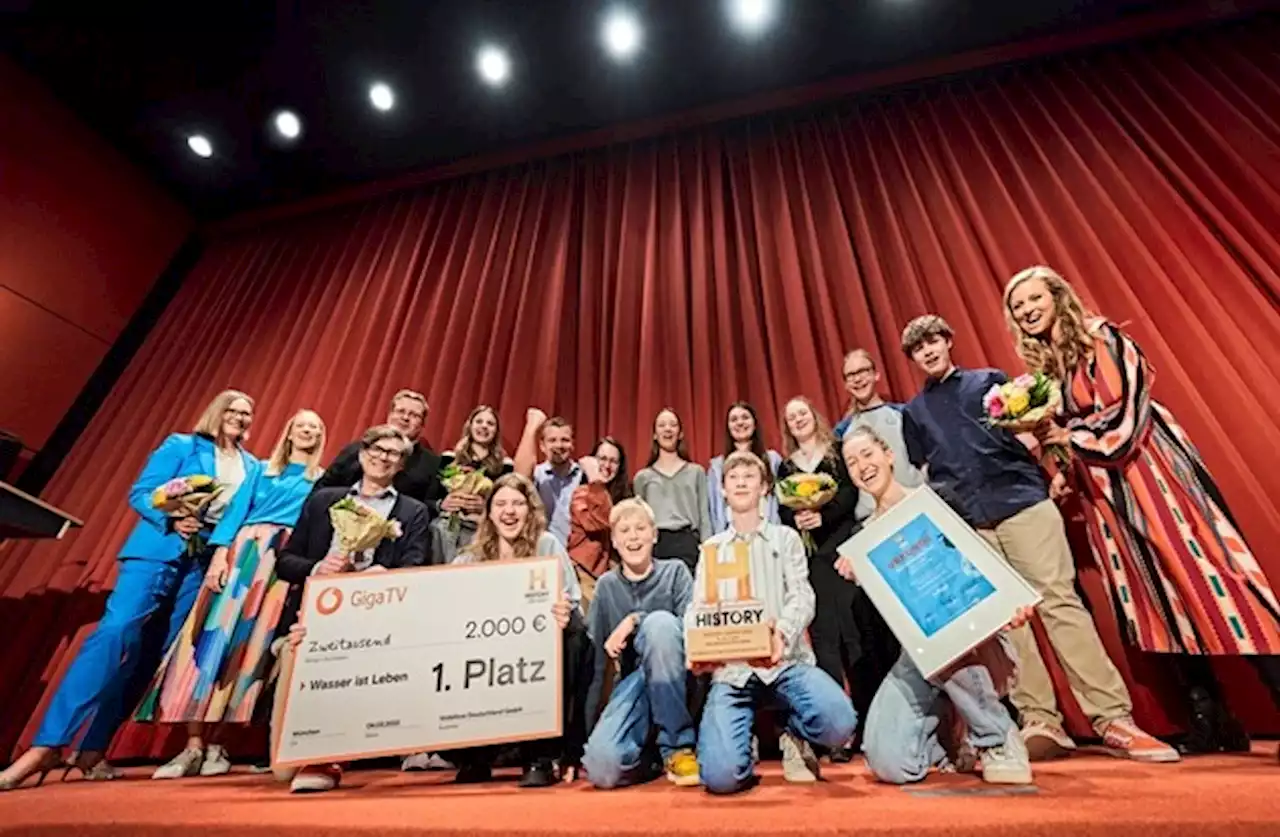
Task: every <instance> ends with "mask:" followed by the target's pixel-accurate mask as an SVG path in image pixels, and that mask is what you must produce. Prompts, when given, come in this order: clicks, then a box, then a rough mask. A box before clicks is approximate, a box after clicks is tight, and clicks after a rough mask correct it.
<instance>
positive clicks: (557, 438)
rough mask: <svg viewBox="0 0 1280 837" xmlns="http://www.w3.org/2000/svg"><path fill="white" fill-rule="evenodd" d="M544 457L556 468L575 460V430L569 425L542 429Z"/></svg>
mask: <svg viewBox="0 0 1280 837" xmlns="http://www.w3.org/2000/svg"><path fill="white" fill-rule="evenodd" d="M542 455H543V456H544V457H546V460H547V462H549V463H551V465H552V467H556V468H558V467H560V466H561V465H564V464H565V463H566V462H568V461H569V460H570V459H571V458H573V428H572V427H569V426H568V425H564V426H561V427H550V426H548V427H544V428H542Z"/></svg>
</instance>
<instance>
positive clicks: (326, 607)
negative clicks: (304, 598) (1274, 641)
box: [316, 587, 342, 616]
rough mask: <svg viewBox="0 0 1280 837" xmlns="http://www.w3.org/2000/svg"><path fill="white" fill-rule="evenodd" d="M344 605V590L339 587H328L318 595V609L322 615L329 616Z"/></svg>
mask: <svg viewBox="0 0 1280 837" xmlns="http://www.w3.org/2000/svg"><path fill="white" fill-rule="evenodd" d="M340 607H342V591H341V590H339V589H338V588H337V587H326V588H324V589H323V590H321V591H320V595H319V596H316V610H317V611H318V612H319V613H320V615H321V616H328V615H329V614H330V613H333V612H334V611H336V610H337V609H338V608H340Z"/></svg>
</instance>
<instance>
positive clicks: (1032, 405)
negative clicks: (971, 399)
mask: <svg viewBox="0 0 1280 837" xmlns="http://www.w3.org/2000/svg"><path fill="white" fill-rule="evenodd" d="M1061 403H1062V395H1061V391H1060V389H1059V387H1058V382H1057V381H1055V380H1054V379H1053V378H1050V377H1049V376H1048V375H1046V374H1044V373H1043V372H1036V373H1034V374H1026V375H1019V376H1018V377H1016V378H1014V379H1013V380H1012V381H1006V382H1004V383H1003V384H996V385H995V386H993V387H991V389H989V390H987V394H986V395H984V396H983V397H982V408H983V409H984V410H985V411H986V414H987V423H988V424H990V425H991V426H992V427H1003V428H1004V429H1006V430H1009V431H1011V432H1013V433H1032V432H1035V430H1036V429H1037V428H1038V427H1040V426H1041V425H1043V424H1045V423H1046V422H1050V421H1053V417H1054V416H1055V415H1057V413H1058V407H1059V405H1060V404H1061ZM1046 452H1047V453H1049V454H1051V455H1052V456H1053V457H1054V458H1055V459H1057V460H1058V462H1060V463H1063V464H1065V463H1066V462H1067V461H1068V460H1069V459H1070V458H1071V452H1070V451H1069V450H1067V449H1066V448H1065V447H1063V446H1062V445H1050V446H1048V447H1047V448H1046Z"/></svg>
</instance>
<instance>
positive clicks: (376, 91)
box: [369, 82, 396, 111]
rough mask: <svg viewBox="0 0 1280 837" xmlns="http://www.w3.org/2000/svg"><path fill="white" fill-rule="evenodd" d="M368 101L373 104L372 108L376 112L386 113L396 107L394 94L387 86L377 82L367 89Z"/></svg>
mask: <svg viewBox="0 0 1280 837" xmlns="http://www.w3.org/2000/svg"><path fill="white" fill-rule="evenodd" d="M369 101H370V102H373V106H374V107H375V108H377V109H378V110H381V111H388V110H391V109H392V108H393V107H395V106H396V94H395V93H393V92H392V91H391V88H390V87H389V86H387V85H385V84H383V83H382V82H378V83H377V84H375V85H373V86H372V87H370V88H369Z"/></svg>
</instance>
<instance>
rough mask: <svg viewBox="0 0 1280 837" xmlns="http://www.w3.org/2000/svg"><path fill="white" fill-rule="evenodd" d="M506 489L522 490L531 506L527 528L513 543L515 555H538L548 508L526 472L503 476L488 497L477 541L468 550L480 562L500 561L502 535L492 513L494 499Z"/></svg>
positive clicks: (525, 524) (495, 482)
mask: <svg viewBox="0 0 1280 837" xmlns="http://www.w3.org/2000/svg"><path fill="white" fill-rule="evenodd" d="M504 488H512V489H515V490H516V491H518V492H520V494H522V495H523V496H524V500H525V502H526V503H527V504H528V506H529V516H528V517H527V518H525V521H524V527H523V528H522V529H521V530H520V534H518V535H516V539H515V542H514V543H512V544H511V546H512V548H513V549H514V551H515V554H516V555H517V556H520V557H522V558H523V557H528V556H531V555H537V554H538V538H540V537H542V533H543V532H545V531H547V509H546V507H545V506H543V505H542V499H541V498H539V497H538V491H537V489H536V488H534V486H533V482H532V481H531V480H530V479H529V478H528V477H526V476H524V475H523V474H506V475H505V476H502V477H499V478H498V479H497V480H496V481H494V483H493V490H492V491H490V492H489V496H488V497H486V498H485V500H484V517H482V518H481V519H480V527H479V529H478V530H477V531H476V537H475V540H473V541H472V542H471V544H470V545H469V546H468V547H467V551H468V552H470V553H471V554H473V555H475V556H476V560H478V561H497V560H498V558H499V556H500V555H501V552H500V551H499V545H500V542H501V540H502V536H501V535H499V534H498V527H497V526H495V525H494V523H493V520H492V519H490V517H489V515H490V514H491V513H492V512H493V498H495V497H497V496H498V492H499V491H501V490H502V489H504Z"/></svg>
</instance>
